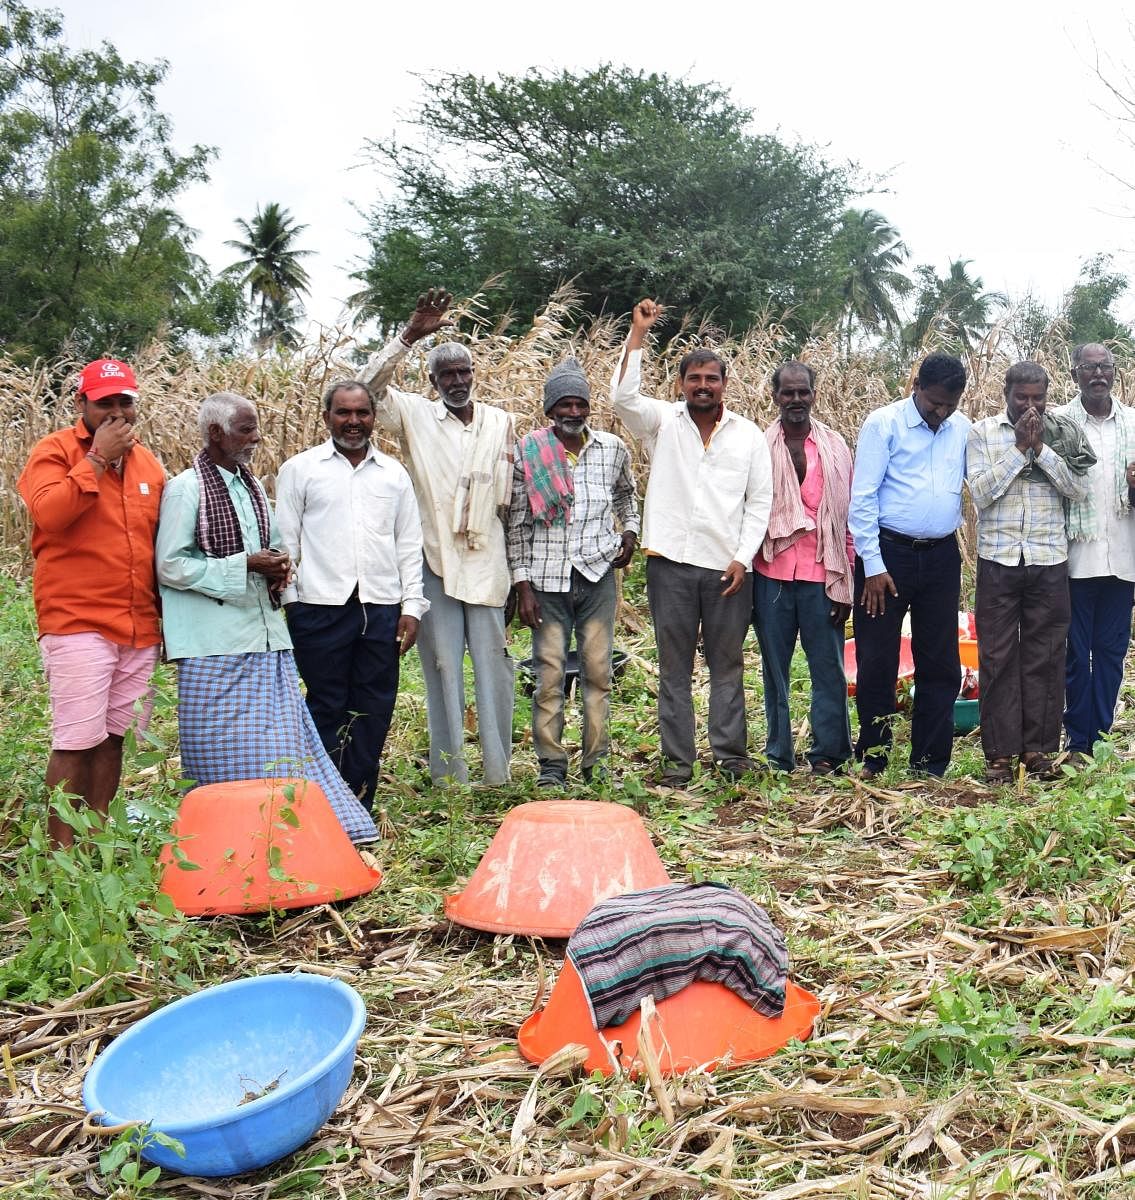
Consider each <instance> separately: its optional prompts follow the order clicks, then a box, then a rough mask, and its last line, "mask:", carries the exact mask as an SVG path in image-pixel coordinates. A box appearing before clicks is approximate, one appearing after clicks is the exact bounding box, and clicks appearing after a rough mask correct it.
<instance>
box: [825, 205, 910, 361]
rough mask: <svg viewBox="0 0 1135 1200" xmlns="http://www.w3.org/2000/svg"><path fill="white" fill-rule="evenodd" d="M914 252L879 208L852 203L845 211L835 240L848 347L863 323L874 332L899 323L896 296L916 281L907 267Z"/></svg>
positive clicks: (837, 279) (837, 280) (834, 259)
mask: <svg viewBox="0 0 1135 1200" xmlns="http://www.w3.org/2000/svg"><path fill="white" fill-rule="evenodd" d="M909 253H910V252H909V251H908V250H907V248H906V245H905V244H904V243H903V242H902V240H901V239H900V238H899V235H898V231H897V230H896V229H895V228H894V226H892V225H889V224H888V223H887V220H886V218H885V217H884V216H883V215H882V214H881V213H878V212H876V211H875V210H874V209H873V208H864V209H857V208H849V209H848V210H847V211H846V212H845V213H844V214H843V217H842V218H841V220H840V226H839V230H838V232H837V233H836V236H835V239H834V241H833V242H832V249H831V271H832V276H833V279H832V282H833V284H834V286H835V288H836V295H837V298H838V300H839V304H840V312H839V323H840V332H841V338H842V341H843V345H844V349H845V350H846V351H850V349H851V335H852V333H853V331H854V330H855V329H856V328H857V327H858V328H859V329H861V330H863V332H865V333H872V334H878V333H883V332H886V333H892V332H894V331H896V330H897V329H898V328H899V325H900V323H901V322H900V319H899V314H898V310H897V309H896V308H895V301H896V300H898V299H901V298H902V297H904V296H906V295H908V294H909V293H910V291H911V290H912V288H913V286H914V285H913V284H912V283H911V281H910V278H909V276H907V275H905V274H904V273H903V272H902V270H901V267H902V264H903V263H904V262H905V261H906V259H907V257H908V256H909Z"/></svg>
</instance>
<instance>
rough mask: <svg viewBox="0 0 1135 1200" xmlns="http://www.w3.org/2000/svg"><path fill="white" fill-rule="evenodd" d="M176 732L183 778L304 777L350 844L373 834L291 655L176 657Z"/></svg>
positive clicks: (276, 652)
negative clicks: (321, 733) (318, 789)
mask: <svg viewBox="0 0 1135 1200" xmlns="http://www.w3.org/2000/svg"><path fill="white" fill-rule="evenodd" d="M177 728H178V733H179V736H180V739H181V773H182V775H183V776H184V777H185V778H186V779H192V780H193V781H194V783H196V784H198V785H202V784H207V783H228V782H230V781H231V780H235V779H271V778H273V777H282V776H292V777H295V778H297V779H310V780H311V781H312V782H313V783H318V784H319V786H320V787H321V788H322V789H323V793H324V795H325V796H326V797H327V799H328V800H329V801H330V802H331V808H332V809H333V810H334V813H335V816H336V817H337V818H338V819H339V824H340V825H342V826H343V829H344V831H345V832H346V834H347V836H348V837H349V838H350V839H351V841H352V842H367V841H372V840H373V839H374V838H376V837H377V836H378V831H377V830H376V829H375V827H374V822H373V821H372V820H371V818H370V814H369V813H368V812H367V810H366V809H365V808H363V806H362V805H361V804H360V803H359V801H358V799H357V798H356V797H355V796H354V795H353V794H352V792H351V790H350V788H348V787H347V785H346V784H345V783H344V782H343V777H342V775H340V774H339V772H338V771H337V770H336V769H335V764H334V763H333V762H332V761H331V759H330V758H329V757H328V755H327V751H326V750H325V749H324V748H323V743H322V741H320V738H319V733H318V732H317V730H316V728H315V722H314V721H312V719H311V714H310V713H309V712H308V711H307V705H306V704H305V703H304V700H303V696H301V695H300V689H299V676H298V674H297V673H296V664H295V660H294V659H293V658H292V652H291V651H290V650H266V651H260V652H258V653H255V654H211V655H209V656H208V657H205V658H182V659H179V660H178V664H177Z"/></svg>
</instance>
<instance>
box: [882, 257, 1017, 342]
mask: <svg viewBox="0 0 1135 1200" xmlns="http://www.w3.org/2000/svg"><path fill="white" fill-rule="evenodd" d="M969 265H970V260H969V259H968V258H957V259H954V261H953V262H951V263H950V268H949V271H948V272H947V274H946V277H945V278H944V279H941V278H939V276H938V275H937V273H936V272H935V271H934V269H933V268H932V267H919V268H918V271H917V274H918V278H919V281H920V291H919V293H918V300H917V302H916V304H915V310H914V320H913V321H911V323H910V324H909V325H908V326H907V327H906V329H905V330H903V340H904V341H905V342H906V344H907V345H908V346H911V347H913V348H914V349H920V348H921V347H922V346H923V345H924V344H925V343H926V340H927V338H929V337H930V336H931V335H932V334H933V335H936V339H935V340H936V341H937V342H938V343H940V344H941V345H942V346H943V347H944V348H946V349H951V350H955V351H962V350H966V351H971V350H973V348H974V346H976V345H977V343H978V342H980V341H981V339H982V338H983V337H985V335H986V333H987V332H988V331H989V327H990V325H992V324H993V316H994V313H995V311H996V310H997V309H999V308H1004V307H1005V305H1006V304H1008V302H1009V301H1008V298H1007V297H1006V296H1005V295H1004V294H1003V293H1001V292H983V291H982V290H981V289H982V288H983V287H984V286H985V285H984V283H982V280H981V276H980V275H970V273H969Z"/></svg>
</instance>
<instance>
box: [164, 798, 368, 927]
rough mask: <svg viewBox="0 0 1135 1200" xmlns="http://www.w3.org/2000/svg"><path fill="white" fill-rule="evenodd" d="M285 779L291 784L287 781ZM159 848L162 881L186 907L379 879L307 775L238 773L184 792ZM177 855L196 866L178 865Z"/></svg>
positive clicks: (353, 886) (330, 892)
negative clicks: (171, 840) (173, 841)
mask: <svg viewBox="0 0 1135 1200" xmlns="http://www.w3.org/2000/svg"><path fill="white" fill-rule="evenodd" d="M293 789H294V791H293ZM173 834H174V836H175V837H177V838H178V839H179V841H178V842H177V847H178V856H175V855H174V853H173V846H172V845H168V846H165V847H164V848H163V849H162V853H161V857H160V859H159V861H160V862H161V863H162V865H163V866H164V868H165V870H164V872H163V874H162V884H161V890H162V891H163V892H165V893H166V895H167V896H169V897H170V899H171V900H172V901H173V902H174V904H175V905H176V906H177V907H178V908H179V909H180V910H181V911H182V912H183V913H186V914H187V915H188V916H191V917H204V916H214V915H216V914H218V913H256V912H266V911H267V910H268V909H269V908H303V907H305V906H306V905H309V904H326V903H328V902H329V901H332V900H343V899H346V898H347V897H348V896H361V895H363V894H364V893H366V892H371V891H373V890H374V889H375V888H376V887H378V884H379V881H380V880H381V879H382V872H381V871H378V870H376V869H375V868H374V867H370V866H368V865H367V864H366V863H365V862H363V860H362V858H361V857H360V856H359V852H358V851H357V850H356V849H355V848H354V846H352V845H351V841H350V839H349V838H348V837H347V835H346V834H345V833H344V832H343V827H342V826H341V825H340V824H339V822H338V820H337V818H336V816H335V813H334V811H333V810H332V808H331V805H330V803H329V802H328V800H327V797H326V796H325V795H324V794H323V789H322V788H321V787H320V786H319V784H317V783H312V782H311V781H309V780H306V779H241V780H235V781H233V782H232V783H211V784H208V785H207V786H206V787H198V788H194V789H193V790H192V791H190V792H187V793H186V795H185V799H184V800H182V802H181V809H180V811H179V812H178V814H177V818H176V819H175V821H174V823H173ZM178 857H183V858H184V859H186V860H188V861H189V862H191V863H194V864H195V865H196V867H197V868H198V869H197V870H186V869H184V868H183V867H180V866H179V865H178V861H177V859H178Z"/></svg>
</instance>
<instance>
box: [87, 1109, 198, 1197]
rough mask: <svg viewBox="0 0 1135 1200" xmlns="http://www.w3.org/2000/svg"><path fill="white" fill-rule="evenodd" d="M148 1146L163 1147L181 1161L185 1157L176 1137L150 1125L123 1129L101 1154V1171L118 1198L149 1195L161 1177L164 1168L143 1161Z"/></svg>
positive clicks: (182, 1147)
mask: <svg viewBox="0 0 1135 1200" xmlns="http://www.w3.org/2000/svg"><path fill="white" fill-rule="evenodd" d="M149 1146H161V1147H163V1148H165V1149H167V1150H172V1151H173V1152H174V1153H175V1154H176V1155H177V1156H178V1157H179V1158H184V1157H185V1147H184V1146H183V1145H182V1144H181V1143H180V1142H179V1141H178V1140H177V1139H176V1138H172V1137H170V1136H169V1135H168V1134H164V1133H159V1132H158V1131H157V1130H155V1129H151V1128H150V1126H149V1125H132V1126H130V1128H129V1129H124V1130H123V1131H122V1132H121V1133H120V1134H118V1136H117V1137H116V1138H115V1139H114V1141H113V1142H111V1143H110V1145H109V1146H108V1147H107V1148H106V1149H105V1150H104V1151H103V1152H102V1153H101V1154H100V1155H99V1172H100V1174H101V1175H102V1177H103V1179H104V1180H105V1181H106V1182H107V1183H108V1184H110V1185H111V1186H112V1187H113V1188H114V1189H115V1191H114V1194H115V1195H116V1196H128V1197H131V1198H133V1197H142V1196H146V1195H147V1194H148V1193H149V1192H150V1189H151V1188H152V1187H153V1186H154V1184H155V1183H157V1182H158V1180H159V1179H160V1178H161V1174H162V1169H161V1167H158V1166H150V1167H147V1166H146V1165H145V1160H144V1159H143V1158H142V1154H143V1152H144V1151H145V1150H146V1149H147V1147H149Z"/></svg>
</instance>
